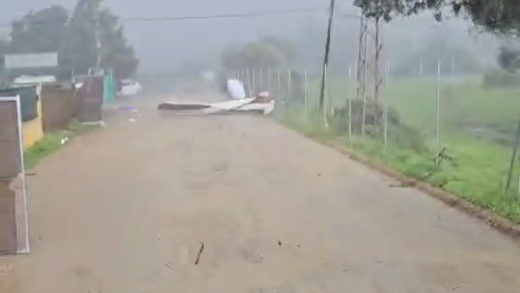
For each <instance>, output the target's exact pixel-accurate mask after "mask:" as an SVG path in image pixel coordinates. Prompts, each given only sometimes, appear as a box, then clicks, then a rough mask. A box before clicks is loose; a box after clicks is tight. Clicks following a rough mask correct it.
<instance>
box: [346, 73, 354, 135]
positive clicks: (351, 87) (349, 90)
mask: <svg viewBox="0 0 520 293" xmlns="http://www.w3.org/2000/svg"><path fill="white" fill-rule="evenodd" d="M352 89H353V86H352V66H349V67H348V97H347V98H348V100H347V107H348V140H349V141H352V96H353V90H352Z"/></svg>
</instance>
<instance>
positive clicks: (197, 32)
mask: <svg viewBox="0 0 520 293" xmlns="http://www.w3.org/2000/svg"><path fill="white" fill-rule="evenodd" d="M9 2H11V3H10V4H9V5H4V7H2V9H1V10H0V22H1V23H2V24H5V23H9V22H10V21H11V20H13V19H14V18H16V17H20V16H21V15H23V14H24V13H27V12H28V11H30V10H31V9H32V10H38V9H41V8H44V7H48V6H50V5H52V4H59V5H63V6H65V7H67V8H72V7H73V5H74V4H75V2H76V0H12V1H9ZM328 2H329V1H328V0H262V1H259V0H190V1H186V0H182V1H181V0H147V1H142V0H106V5H107V6H108V7H109V8H110V9H111V10H112V11H113V12H114V14H116V15H118V16H120V17H122V18H127V17H130V18H135V17H155V16H157V17H168V16H192V15H196V16H198V15H215V14H229V13H243V12H256V11H273V10H286V9H298V8H311V7H312V8H313V7H323V8H326V7H327V5H328ZM349 2H351V1H348V0H344V1H339V5H340V9H339V10H340V11H342V12H343V13H351V14H356V13H357V9H356V8H354V7H352V6H351V4H350V3H349ZM309 14H310V15H311V16H313V17H315V18H317V19H318V20H323V21H321V22H320V21H318V22H317V23H316V24H314V25H315V26H320V27H319V28H317V29H318V30H324V29H325V27H326V11H324V12H312V13H300V14H284V15H274V16H264V17H256V18H231V19H209V20H186V21H171V22H124V25H125V29H126V32H127V36H128V39H129V41H130V43H131V44H132V45H133V46H134V47H135V48H136V50H137V54H138V56H139V58H140V59H141V66H142V68H143V69H144V70H147V69H148V70H168V69H169V68H173V67H176V66H178V65H179V64H181V63H182V62H183V61H190V60H197V59H211V58H214V56H217V55H218V54H219V52H220V51H221V50H222V48H223V47H224V46H225V45H227V44H230V43H243V42H245V41H248V40H253V39H255V38H257V37H259V36H262V35H277V36H281V37H287V38H289V36H294V35H297V34H300V35H302V26H303V25H304V24H305V23H304V19H305V17H306V16H309ZM434 25H435V21H434V20H433V18H432V17H431V16H430V15H428V14H427V13H425V15H422V16H420V17H414V18H413V19H407V20H399V21H396V22H392V25H391V26H390V27H389V28H388V29H386V31H385V33H387V34H388V35H387V36H386V37H387V39H385V41H386V42H387V43H390V44H389V45H388V46H387V47H392V48H393V50H394V51H396V48H397V49H399V46H401V47H402V44H403V42H404V43H406V47H402V48H403V49H406V48H409V47H410V45H413V44H410V42H412V43H421V42H423V41H422V40H423V38H424V35H427V34H428V33H426V34H425V32H428V31H431V30H432V27H434ZM443 27H444V29H445V31H446V33H449V34H451V35H454V34H455V35H457V36H456V37H453V38H452V39H456V40H458V39H460V38H465V39H466V41H467V39H469V37H468V36H467V33H465V30H464V29H465V28H466V27H468V25H467V23H464V22H463V21H461V20H458V21H451V22H445V23H443ZM335 28H336V34H335V35H338V31H340V30H341V31H342V32H343V33H344V34H343V35H345V33H346V34H347V35H348V36H349V38H350V39H351V40H348V42H351V43H353V44H355V41H356V40H355V33H357V21H354V20H347V19H341V18H340V17H338V19H337V21H336V25H335ZM3 29H4V32H5V29H6V28H5V27H4V28H3ZM315 41H316V42H323V41H324V40H315ZM343 41H344V42H345V40H343ZM338 42H339V41H338ZM392 43H395V44H394V45H392ZM397 45H398V47H396V46H397ZM394 47H396V48H394ZM471 47H472V48H475V50H477V47H479V46H475V44H473V45H472V46H471ZM479 50H481V49H479ZM490 50H491V48H490ZM317 53H320V52H317Z"/></svg>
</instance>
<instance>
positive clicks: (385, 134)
mask: <svg viewBox="0 0 520 293" xmlns="http://www.w3.org/2000/svg"><path fill="white" fill-rule="evenodd" d="M389 77H390V61H386V66H385V97H384V103H385V104H384V110H383V112H384V113H383V116H384V121H383V123H384V125H383V140H384V142H383V144H384V146H383V149H384V151H385V152H386V151H387V149H388V78H389Z"/></svg>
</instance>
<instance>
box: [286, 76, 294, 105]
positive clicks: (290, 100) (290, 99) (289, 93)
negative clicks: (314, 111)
mask: <svg viewBox="0 0 520 293" xmlns="http://www.w3.org/2000/svg"><path fill="white" fill-rule="evenodd" d="M287 100H288V101H289V102H290V103H292V102H293V99H292V91H291V69H290V68H289V69H288V70H287Z"/></svg>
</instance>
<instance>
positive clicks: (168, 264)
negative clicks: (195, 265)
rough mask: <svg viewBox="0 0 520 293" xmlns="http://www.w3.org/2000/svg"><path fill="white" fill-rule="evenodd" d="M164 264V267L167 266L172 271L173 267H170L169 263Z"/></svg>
mask: <svg viewBox="0 0 520 293" xmlns="http://www.w3.org/2000/svg"><path fill="white" fill-rule="evenodd" d="M164 266H165V267H167V268H169V269H170V270H172V271H173V268H172V266H171V265H169V264H168V263H165V264H164Z"/></svg>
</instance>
